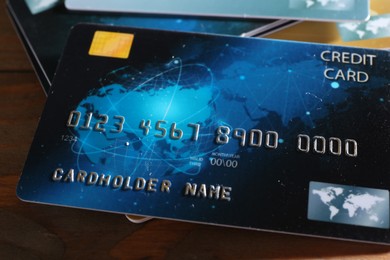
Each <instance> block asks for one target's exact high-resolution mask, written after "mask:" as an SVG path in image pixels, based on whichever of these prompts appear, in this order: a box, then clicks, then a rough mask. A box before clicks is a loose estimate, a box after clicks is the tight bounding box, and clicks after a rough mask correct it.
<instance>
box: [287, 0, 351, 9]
mask: <svg viewBox="0 0 390 260" xmlns="http://www.w3.org/2000/svg"><path fill="white" fill-rule="evenodd" d="M354 5H355V1H354V0H343V1H340V0H290V8H293V9H317V10H334V11H342V10H351V9H353V7H354Z"/></svg>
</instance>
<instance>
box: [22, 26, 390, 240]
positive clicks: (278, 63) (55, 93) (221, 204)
mask: <svg viewBox="0 0 390 260" xmlns="http://www.w3.org/2000/svg"><path fill="white" fill-rule="evenodd" d="M389 60H390V53H389V52H387V51H379V50H370V49H359V48H346V47H335V46H328V45H319V44H307V43H298V42H288V41H275V40H266V39H258V38H243V37H233V36H217V35H206V34H192V33H180V32H170V31H159V30H145V29H131V28H121V27H108V26H98V25H92V24H89V25H78V26H76V27H75V28H74V29H73V30H72V32H71V35H70V37H69V40H68V43H67V46H66V48H65V50H64V54H63V56H62V59H61V62H60V65H59V67H58V70H57V73H56V77H55V80H54V84H53V87H52V89H51V91H50V93H49V96H48V100H47V103H46V106H45V108H44V111H43V114H42V117H41V120H40V123H39V126H38V129H37V132H36V135H35V137H34V141H33V143H32V146H31V150H30V152H29V155H28V158H27V161H26V164H25V167H24V170H23V173H22V175H21V178H20V181H19V184H18V187H17V194H18V196H19V197H20V198H21V199H22V200H26V201H31V202H39V203H45V204H55V205H61V206H68V207H76V208H85V209H91V210H99V211H108V212H116V213H126V214H133V215H144V216H152V217H158V218H167V219H175V220H182V221H191V222H200V223H207V224H215V225H223V226H234V227H240V228H248V229H255V230H268V231H275V232H288V233H295V234H305V235H311V236H323V237H333V238H338V239H348V240H358V241H369V242H376V243H385V244H388V243H389V242H390V230H389V207H388V203H389V195H388V190H389V187H390V179H389V178H388V174H389V170H390V161H389V160H388V158H390V157H389V156H390V149H389V147H390V146H389V145H390V120H389V116H390V114H389V111H390V85H389V83H390V73H389ZM317 211H320V213H319V212H317Z"/></svg>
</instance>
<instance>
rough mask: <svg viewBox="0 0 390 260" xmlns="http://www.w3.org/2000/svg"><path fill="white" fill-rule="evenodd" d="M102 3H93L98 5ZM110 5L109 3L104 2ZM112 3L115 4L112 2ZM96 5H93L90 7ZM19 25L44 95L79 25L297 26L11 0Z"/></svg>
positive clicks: (228, 29)
mask: <svg viewBox="0 0 390 260" xmlns="http://www.w3.org/2000/svg"><path fill="white" fill-rule="evenodd" d="M99 2H103V1H94V3H96V4H98V3H99ZM104 2H105V3H108V2H107V1H104ZM109 3H110V4H113V3H115V1H110V2H109ZM90 6H94V5H92V4H91V5H90ZM7 7H8V11H9V13H10V16H11V18H12V20H13V22H14V24H15V25H16V28H17V31H18V32H19V35H20V38H21V39H22V41H23V43H24V45H25V47H26V49H27V52H28V54H29V56H30V60H31V62H32V64H33V65H34V68H35V70H36V72H37V75H38V77H39V79H40V82H41V84H42V87H43V89H44V91H45V93H48V91H49V89H50V86H51V84H52V80H53V77H54V73H55V70H56V67H57V64H58V60H59V58H60V56H61V53H62V50H63V48H64V45H65V42H66V39H67V37H68V34H69V30H70V28H71V27H72V26H74V25H76V24H77V23H80V22H93V23H100V24H111V25H121V26H131V27H140V28H153V29H166V30H175V31H190V32H205V33H217V34H229V35H241V34H245V35H246V36H261V35H265V34H267V33H270V32H273V31H275V30H279V29H282V28H284V27H286V26H289V25H292V24H294V23H296V21H291V20H281V19H279V20H276V19H256V20H253V19H245V20H243V19H233V18H214V17H203V18H199V17H183V16H162V15H151V14H135V13H132V14H127V13H120V14H118V13H115V12H111V13H106V12H105V13H97V12H83V11H77V12H75V11H69V10H67V9H66V8H65V6H64V3H63V2H62V1H58V0H53V1H39V0H38V1H36V0H8V5H7Z"/></svg>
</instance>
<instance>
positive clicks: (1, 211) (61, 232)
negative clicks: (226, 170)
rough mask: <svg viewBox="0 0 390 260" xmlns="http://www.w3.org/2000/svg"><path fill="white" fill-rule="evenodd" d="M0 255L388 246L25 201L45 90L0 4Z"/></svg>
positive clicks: (366, 255)
mask: <svg viewBox="0 0 390 260" xmlns="http://www.w3.org/2000/svg"><path fill="white" fill-rule="evenodd" d="M0 8H1V10H0V259H61V258H64V259H111V258H119V259H133V258H135V259H139V258H151V259H155V258H156V259H161V258H168V259H220V258H221V259H331V258H333V259H390V252H389V249H390V247H386V246H380V245H372V244H362V243H354V242H343V241H336V240H329V239H320V238H308V237H301V236H294V235H285V234H275V233H269V232H258V231H249V230H239V229H233V228H225V227H215V226H208V225H200V224H192V223H184V222H175V221H168V220H152V221H149V222H146V223H143V224H133V223H131V222H129V221H128V220H127V219H126V218H125V216H123V215H118V214H108V213H101V212H93V211H87V210H79V209H70V208H63V207H54V206H47V205H39V204H31V203H26V202H22V201H20V200H19V199H18V198H17V197H16V195H15V189H16V184H17V181H18V178H19V175H20V173H21V170H22V168H23V164H24V161H25V159H26V157H27V153H28V149H29V146H30V144H31V141H32V138H33V135H34V132H35V128H36V126H37V123H38V119H39V116H40V113H41V111H42V108H43V105H44V102H45V99H46V97H45V95H44V93H43V91H42V89H41V87H40V85H39V82H38V80H37V77H36V76H35V74H34V71H33V69H32V67H31V65H30V63H29V61H28V57H27V55H26V53H25V51H24V49H23V47H22V44H21V43H20V40H19V39H18V37H17V34H16V33H15V30H14V28H12V25H11V23H10V21H9V17H8V15H7V14H6V11H5V1H4V0H1V3H0Z"/></svg>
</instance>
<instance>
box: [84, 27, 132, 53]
mask: <svg viewBox="0 0 390 260" xmlns="http://www.w3.org/2000/svg"><path fill="white" fill-rule="evenodd" d="M133 39H134V34H130V33H118V32H106V31H96V32H95V34H94V36H93V39H92V43H91V47H90V48H89V52H88V54H89V55H91V56H102V57H110V58H119V59H127V58H128V57H129V55H130V49H131V45H132V44H133Z"/></svg>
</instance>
